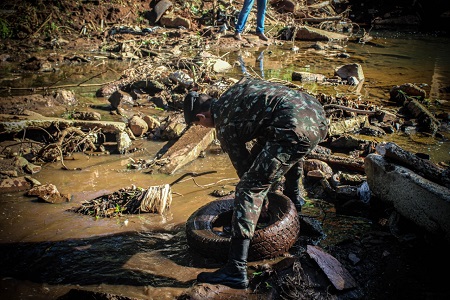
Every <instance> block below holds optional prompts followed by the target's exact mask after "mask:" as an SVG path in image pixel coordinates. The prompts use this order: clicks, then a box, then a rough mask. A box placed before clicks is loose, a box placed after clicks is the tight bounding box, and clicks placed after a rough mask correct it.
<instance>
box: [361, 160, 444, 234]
mask: <svg viewBox="0 0 450 300" xmlns="http://www.w3.org/2000/svg"><path fill="white" fill-rule="evenodd" d="M364 165H365V171H366V175H367V183H368V184H369V187H370V190H371V192H372V194H373V195H375V196H377V197H378V198H379V199H380V200H382V201H384V202H387V203H390V204H392V205H393V207H394V208H395V209H396V210H397V211H398V213H400V214H401V215H402V216H404V217H405V218H407V219H409V220H410V221H412V222H414V223H415V224H417V225H419V226H420V227H422V228H424V229H425V230H427V231H428V232H430V233H432V234H439V235H443V237H444V238H445V240H446V241H447V242H448V243H450V189H448V188H446V187H444V186H441V185H439V184H437V183H434V182H432V181H429V180H427V179H425V178H423V177H421V176H419V175H417V174H416V173H414V172H413V171H411V170H410V169H407V168H405V167H402V166H398V165H395V164H393V163H389V162H387V161H386V160H385V159H384V157H383V156H381V155H378V154H369V155H368V156H367V157H366V158H365V160H364Z"/></svg>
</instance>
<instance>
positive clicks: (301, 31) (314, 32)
mask: <svg viewBox="0 0 450 300" xmlns="http://www.w3.org/2000/svg"><path fill="white" fill-rule="evenodd" d="M295 39H296V40H302V41H332V40H344V41H346V40H348V36H346V35H344V34H340V33H334V32H329V31H326V30H322V29H317V28H314V27H310V26H298V28H297V33H296V36H295Z"/></svg>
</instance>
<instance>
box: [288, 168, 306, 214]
mask: <svg viewBox="0 0 450 300" xmlns="http://www.w3.org/2000/svg"><path fill="white" fill-rule="evenodd" d="M302 175H303V161H301V162H298V163H296V164H295V165H294V166H292V168H291V169H290V170H289V171H288V172H287V173H286V174H285V175H284V178H285V181H284V190H283V194H284V195H285V196H286V197H288V198H289V199H291V201H292V202H294V205H295V208H296V209H297V212H298V213H300V212H301V211H302V206H303V204H305V199H303V197H302V196H301V192H300V181H301V178H302Z"/></svg>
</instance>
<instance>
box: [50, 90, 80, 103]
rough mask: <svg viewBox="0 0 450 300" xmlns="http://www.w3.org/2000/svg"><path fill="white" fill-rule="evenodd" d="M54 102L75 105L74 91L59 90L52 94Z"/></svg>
mask: <svg viewBox="0 0 450 300" xmlns="http://www.w3.org/2000/svg"><path fill="white" fill-rule="evenodd" d="M53 97H54V98H55V100H56V102H58V103H60V104H63V105H72V106H73V105H76V104H77V99H76V98H75V93H74V92H72V91H67V90H59V91H56V92H55V93H54V94H53Z"/></svg>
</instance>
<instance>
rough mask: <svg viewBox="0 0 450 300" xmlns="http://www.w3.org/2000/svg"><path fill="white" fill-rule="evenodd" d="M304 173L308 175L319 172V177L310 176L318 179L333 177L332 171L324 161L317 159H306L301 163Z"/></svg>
mask: <svg viewBox="0 0 450 300" xmlns="http://www.w3.org/2000/svg"><path fill="white" fill-rule="evenodd" d="M303 170H304V172H306V173H308V175H310V174H309V172H312V171H317V170H318V171H321V174H320V176H315V175H313V174H311V176H314V177H319V178H330V177H331V176H332V175H333V170H332V169H331V167H330V166H329V165H328V164H327V163H326V162H324V161H321V160H319V159H306V160H305V161H304V163H303Z"/></svg>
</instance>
